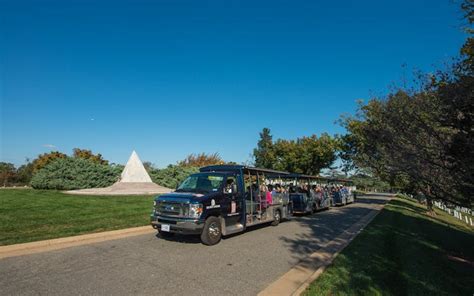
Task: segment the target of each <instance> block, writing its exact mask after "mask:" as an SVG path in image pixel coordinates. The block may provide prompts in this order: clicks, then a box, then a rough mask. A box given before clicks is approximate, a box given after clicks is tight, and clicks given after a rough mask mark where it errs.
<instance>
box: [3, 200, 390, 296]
mask: <svg viewBox="0 0 474 296" xmlns="http://www.w3.org/2000/svg"><path fill="white" fill-rule="evenodd" d="M386 201H387V197H383V196H371V197H364V198H360V199H358V201H357V202H356V203H354V204H351V205H347V206H345V207H339V208H332V209H330V210H328V211H323V212H319V213H316V214H314V215H312V216H304V217H296V218H293V219H292V220H291V221H287V222H283V223H281V224H280V225H278V226H276V227H272V226H265V227H257V228H254V229H251V230H248V231H247V232H245V233H242V234H237V235H233V236H231V237H228V238H225V239H223V240H222V241H221V242H220V243H219V244H218V245H215V246H212V247H208V246H204V245H202V244H201V243H200V242H199V238H196V237H180V236H177V237H176V238H173V239H171V240H165V239H162V238H160V237H157V236H154V235H140V236H135V237H128V238H124V239H119V240H112V241H107V242H101V243H95V244H90V245H83V246H78V247H72V248H68V249H62V250H57V251H51V252H45V253H39V254H33V255H25V256H19V257H12V258H6V259H2V260H0V294H2V295H130V294H135V295H144V294H148V295H191V294H192V295H255V294H257V293H258V292H259V291H261V290H262V289H264V288H265V287H267V286H268V285H269V284H270V283H272V282H273V281H275V280H277V279H278V278H279V277H280V276H282V275H283V274H284V273H286V272H287V271H288V270H290V269H291V268H292V267H293V266H294V265H295V264H296V263H298V262H299V261H300V260H301V259H303V258H304V257H306V256H307V255H309V254H311V253H313V252H315V251H316V250H317V249H318V248H319V247H320V246H321V245H322V244H324V243H326V242H328V241H331V240H333V239H334V238H336V237H337V236H338V235H339V234H341V233H342V232H344V231H345V230H346V229H348V228H349V227H350V226H351V225H352V224H354V223H355V222H357V221H358V220H359V219H361V218H362V217H364V216H365V215H367V214H368V213H369V212H371V211H374V210H375V209H374V206H375V205H378V204H381V203H385V202H386Z"/></svg>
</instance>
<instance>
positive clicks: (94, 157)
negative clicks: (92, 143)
mask: <svg viewBox="0 0 474 296" xmlns="http://www.w3.org/2000/svg"><path fill="white" fill-rule="evenodd" d="M72 151H73V154H72V156H73V157H77V158H83V159H89V160H91V161H93V162H95V163H98V164H105V165H107V164H109V162H108V161H107V160H105V159H104V158H103V157H102V155H101V154H100V153H99V154H94V153H92V151H91V150H87V149H80V148H74V149H73V150H72Z"/></svg>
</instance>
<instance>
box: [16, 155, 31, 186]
mask: <svg viewBox="0 0 474 296" xmlns="http://www.w3.org/2000/svg"><path fill="white" fill-rule="evenodd" d="M33 169H34V166H33V163H32V162H31V161H30V160H29V159H26V163H25V164H23V165H21V166H20V167H19V168H18V169H17V170H16V182H17V183H18V184H21V185H29V184H30V181H31V178H32V177H33Z"/></svg>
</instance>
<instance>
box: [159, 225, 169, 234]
mask: <svg viewBox="0 0 474 296" xmlns="http://www.w3.org/2000/svg"><path fill="white" fill-rule="evenodd" d="M161 231H167V232H169V231H170V226H169V225H168V224H161Z"/></svg>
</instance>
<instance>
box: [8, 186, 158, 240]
mask: <svg viewBox="0 0 474 296" xmlns="http://www.w3.org/2000/svg"><path fill="white" fill-rule="evenodd" d="M152 207H153V197H152V196H82V195H81V196H79V195H68V194H64V193H61V192H59V191H50V190H33V189H2V190H0V245H10V244H17V243H25V242H31V241H38V240H45V239H51V238H58V237H66V236H72V235H78V234H84V233H93V232H100V231H106V230H115V229H122V228H127V227H134V226H142V225H146V224H147V223H148V222H149V214H150V212H151V209H152Z"/></svg>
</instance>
